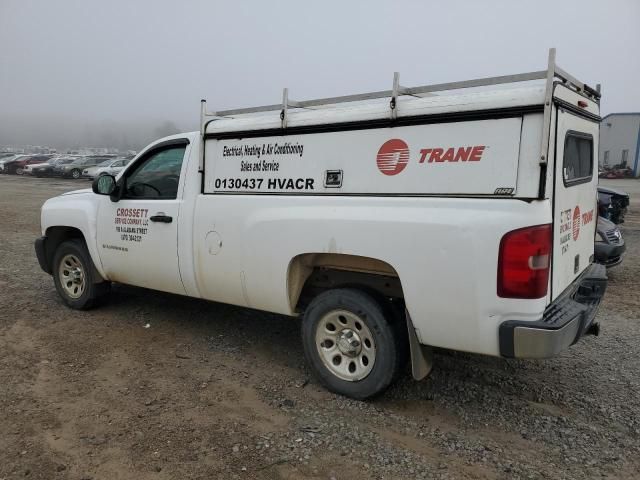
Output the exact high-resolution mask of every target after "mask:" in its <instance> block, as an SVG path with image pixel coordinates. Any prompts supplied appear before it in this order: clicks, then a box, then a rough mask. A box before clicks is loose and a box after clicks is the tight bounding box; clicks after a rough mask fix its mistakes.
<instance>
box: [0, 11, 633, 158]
mask: <svg viewBox="0 0 640 480" xmlns="http://www.w3.org/2000/svg"><path fill="white" fill-rule="evenodd" d="M525 5H527V6H525ZM554 46H555V47H556V48H557V62H558V64H559V65H561V66H562V67H563V68H565V69H566V70H568V71H569V72H570V73H572V74H574V75H575V76H576V77H577V78H579V79H580V80H583V81H585V82H587V83H589V84H591V85H593V86H595V84H596V83H601V84H602V86H603V100H602V114H603V115H605V114H607V113H611V112H617V111H640V52H639V49H640V1H638V0H613V1H605V0H598V1H594V0H580V1H560V0H555V1H548V0H531V1H529V2H524V1H522V2H521V1H498V0H495V1H493V0H484V1H453V0H449V1H447V2H439V1H438V2H436V1H432V2H427V1H424V2H418V1H415V2H413V1H391V0H388V1H352V2H349V1H347V0H340V1H333V0H321V1H316V2H306V1H300V0H298V1H280V2H278V1H275V0H273V1H253V2H249V1H246V2H245V1H233V2H231V1H229V2H215V1H188V0H185V1H180V2H179V1H164V0H135V1H131V0H128V1H121V0H109V1H105V0H101V1H96V0H56V1H47V0H41V1H29V0H0V144H3V143H14V144H26V143H31V144H55V143H56V142H57V143H58V144H65V145H68V144H69V143H75V144H76V145H87V146H89V145H92V146H107V145H97V144H96V143H99V142H107V141H110V140H109V139H111V140H113V139H116V140H115V141H117V142H118V143H122V142H128V143H129V144H131V145H136V146H137V147H138V148H139V147H141V146H143V144H144V143H142V144H140V143H141V142H147V141H150V140H152V139H153V135H154V132H157V131H159V130H158V128H159V127H160V126H161V125H163V124H165V125H166V124H167V122H172V123H173V124H174V125H176V128H178V129H180V130H185V131H186V130H194V129H197V128H198V118H199V100H200V98H206V99H207V100H208V105H209V109H210V110H220V109H225V108H235V107H243V106H252V105H259V104H271V103H278V102H279V101H280V100H281V95H282V88H283V87H289V92H290V98H293V99H298V100H304V99H309V98H317V97H325V96H335V95H344V94H349V93H360V92H365V91H372V90H385V89H390V88H391V83H392V78H393V72H394V71H399V72H400V79H401V83H402V84H403V85H405V86H413V85H424V84H429V83H440V82H447V81H456V80H464V79H469V78H477V77H484V76H494V75H502V74H509V73H520V72H525V71H533V70H543V69H544V68H546V59H547V50H548V48H549V47H554ZM105 132H109V133H108V134H107V135H106V137H105ZM92 142H93V143H92ZM61 146H62V145H61Z"/></svg>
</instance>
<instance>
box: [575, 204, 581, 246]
mask: <svg viewBox="0 0 640 480" xmlns="http://www.w3.org/2000/svg"><path fill="white" fill-rule="evenodd" d="M579 235H580V207H576V208H575V209H574V210H573V239H574V240H577V239H578V236H579Z"/></svg>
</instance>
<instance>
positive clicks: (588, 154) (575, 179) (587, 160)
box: [562, 132, 593, 187]
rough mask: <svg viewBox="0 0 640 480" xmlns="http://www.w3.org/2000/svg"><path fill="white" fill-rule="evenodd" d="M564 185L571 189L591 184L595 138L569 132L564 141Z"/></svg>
mask: <svg viewBox="0 0 640 480" xmlns="http://www.w3.org/2000/svg"><path fill="white" fill-rule="evenodd" d="M562 171H563V176H564V184H565V186H567V187H569V186H571V185H578V184H580V183H586V182H590V181H591V178H592V177H593V137H592V136H591V135H587V134H585V133H579V132H567V136H566V138H565V140H564V164H563V170H562Z"/></svg>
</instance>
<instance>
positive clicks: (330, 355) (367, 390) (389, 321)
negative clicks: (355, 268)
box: [302, 288, 408, 400]
mask: <svg viewBox="0 0 640 480" xmlns="http://www.w3.org/2000/svg"><path fill="white" fill-rule="evenodd" d="M397 320H398V319H397V318H396V316H395V315H394V314H393V312H392V311H391V309H390V308H388V306H387V304H386V303H384V302H381V301H378V300H376V298H375V297H373V296H372V295H370V294H368V293H365V292H363V291H360V290H356V289H350V288H345V289H335V290H328V291H326V292H323V293H321V294H320V295H318V296H317V297H316V298H314V299H313V300H312V301H311V303H310V304H309V306H308V308H307V309H306V311H305V314H304V318H303V323H302V342H303V346H304V354H305V358H306V360H307V363H308V365H309V366H310V368H311V371H312V372H313V374H314V375H315V377H316V378H317V379H318V381H319V382H320V383H321V384H322V385H324V386H325V387H326V388H327V389H328V390H330V391H332V392H335V393H339V394H341V395H345V396H347V397H351V398H355V399H358V400H364V399H367V398H371V397H374V396H376V395H379V394H381V393H382V392H384V391H385V390H386V389H387V388H388V387H389V385H391V384H392V383H393V382H394V381H395V380H396V379H397V377H398V376H399V374H400V373H401V371H402V368H403V367H404V365H405V364H406V359H407V358H408V350H407V347H406V345H407V340H406V324H405V323H404V322H398V321H397ZM332 325H333V328H334V329H335V330H332V328H331V326H332ZM349 331H351V332H352V333H351V334H350V333H349ZM403 332H405V333H404V334H403ZM336 362H337V363H336Z"/></svg>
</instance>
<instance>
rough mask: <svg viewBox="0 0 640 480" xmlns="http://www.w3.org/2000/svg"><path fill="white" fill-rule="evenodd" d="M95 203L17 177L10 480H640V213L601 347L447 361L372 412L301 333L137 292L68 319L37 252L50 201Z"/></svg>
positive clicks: (8, 255)
mask: <svg viewBox="0 0 640 480" xmlns="http://www.w3.org/2000/svg"><path fill="white" fill-rule="evenodd" d="M610 183H611V182H610ZM614 185H615V183H614ZM87 186H88V182H82V181H80V182H78V181H76V182H74V181H68V180H46V179H33V178H21V177H16V176H7V175H0V480H2V479H14V478H34V479H47V480H49V479H72V480H80V479H84V480H88V479H95V480H98V479H114V480H116V479H141V480H142V479H154V480H155V479H158V480H160V479H213V478H225V479H226V478H242V479H244V478H265V479H267V478H275V479H294V478H317V479H331V478H335V479H360V478H363V479H365V478H452V479H457V478H463V479H481V478H505V479H507V478H547V479H558V478H595V477H597V478H620V479H622V478H634V477H635V478H640V475H639V474H638V472H639V471H640V382H639V377H640V326H639V324H638V322H639V317H640V297H639V295H638V292H639V291H640V285H639V280H638V279H639V278H640V277H639V273H640V256H639V255H638V253H639V251H640V248H639V246H638V245H639V240H640V208H638V207H636V208H635V210H636V211H635V212H632V213H631V214H630V215H629V216H628V221H627V223H625V225H624V226H623V233H624V235H625V239H626V241H627V244H628V254H627V257H626V259H625V261H624V263H623V264H622V265H621V266H620V267H617V268H616V269H614V270H613V271H612V272H611V273H610V283H609V290H608V292H607V296H606V299H605V302H604V304H603V306H602V307H601V310H600V313H599V318H598V321H600V322H601V325H602V333H601V335H600V336H599V337H587V338H585V339H583V340H582V341H581V342H580V343H579V344H578V345H575V346H573V347H572V348H570V349H569V350H568V351H567V352H565V353H563V354H562V355H560V356H559V357H557V358H555V359H552V360H546V361H508V360H503V359H495V358H488V357H483V356H477V355H468V354H459V353H458V354H455V353H451V352H440V353H438V354H437V355H436V367H435V369H434V372H433V373H432V375H431V376H430V377H429V378H428V379H426V380H425V381H423V382H419V383H418V382H414V381H413V380H412V379H411V378H410V375H409V372H407V373H406V374H405V375H404V377H403V378H402V379H401V381H400V382H399V383H398V384H397V385H396V386H394V387H393V388H392V389H390V390H389V391H388V392H387V393H386V394H385V395H384V396H382V398H379V399H376V400H374V401H371V402H357V401H352V400H349V399H345V398H342V397H340V396H336V395H333V394H330V393H328V392H326V391H325V390H323V389H322V388H320V387H319V386H318V385H317V384H316V382H315V381H314V380H313V379H312V378H310V377H309V376H308V372H307V369H306V367H305V365H304V361H303V355H302V350H301V344H300V341H299V335H300V330H299V323H298V321H297V320H295V319H291V318H286V317H282V316H277V315H270V314H266V313H262V312H258V311H253V310H247V309H241V308H236V307H232V306H227V305H222V304H216V303H208V302H204V301H200V300H195V299H190V298H183V297H179V296H174V295H168V294H162V293H157V292H152V291H148V290H144V289H140V288H133V287H127V286H122V285H117V286H115V287H114V289H113V292H112V294H111V297H110V301H109V303H108V304H106V305H104V306H102V307H100V308H98V309H96V310H92V311H89V312H77V311H72V310H70V309H68V308H66V307H64V306H63V305H62V303H61V301H60V300H59V299H58V297H57V295H56V293H55V289H54V286H53V281H52V279H51V277H49V276H48V275H46V274H45V273H43V272H42V271H41V270H40V268H39V266H38V263H37V260H36V257H35V254H34V251H33V240H34V239H35V238H36V237H37V236H38V235H39V234H40V231H39V220H40V210H39V209H40V206H41V204H42V203H43V201H44V200H45V199H47V198H49V197H51V196H54V195H57V194H59V193H61V192H64V191H67V190H73V189H76V188H85V187H87ZM631 187H632V188H636V184H631ZM637 198H640V195H639V196H638V197H637ZM634 205H636V204H635V203H634Z"/></svg>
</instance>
